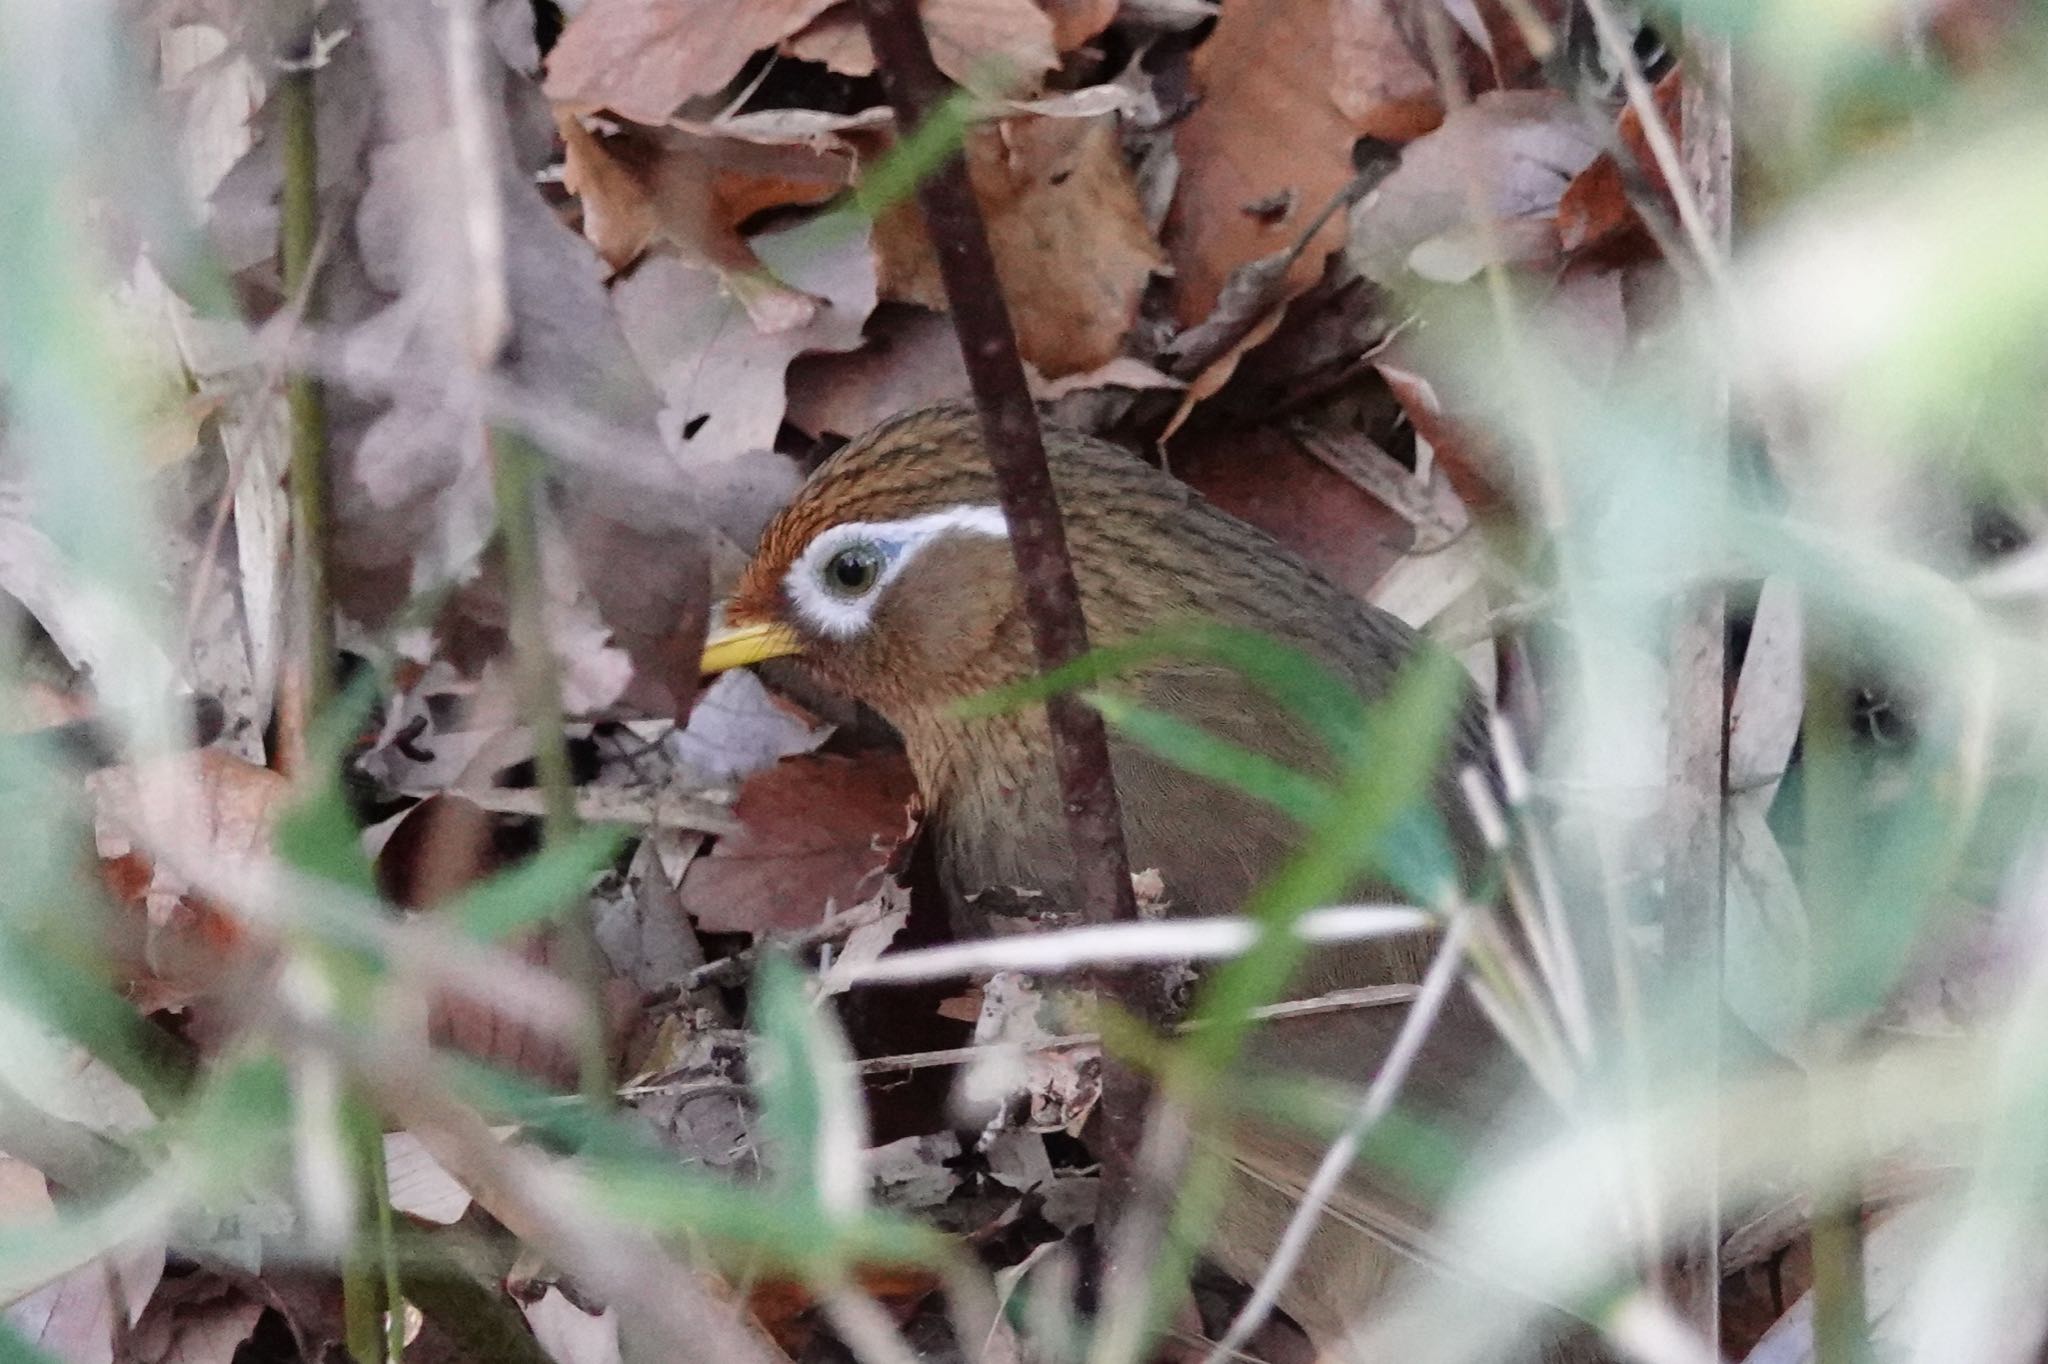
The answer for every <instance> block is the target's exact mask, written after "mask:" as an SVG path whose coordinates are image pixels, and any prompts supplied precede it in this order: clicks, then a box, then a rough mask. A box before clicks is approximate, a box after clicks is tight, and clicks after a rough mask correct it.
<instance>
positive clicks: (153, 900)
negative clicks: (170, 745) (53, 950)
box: [89, 748, 291, 1011]
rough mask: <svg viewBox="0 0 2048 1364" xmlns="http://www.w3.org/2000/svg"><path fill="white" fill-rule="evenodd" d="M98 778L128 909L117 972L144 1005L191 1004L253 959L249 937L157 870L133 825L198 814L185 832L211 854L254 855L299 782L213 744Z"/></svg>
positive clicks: (103, 836)
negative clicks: (152, 817)
mask: <svg viewBox="0 0 2048 1364" xmlns="http://www.w3.org/2000/svg"><path fill="white" fill-rule="evenodd" d="M89 785H90V788H91V790H92V793H93V798H94V801H95V804H96V823H97V830H98V841H99V851H100V857H101V860H100V870H101V878H102V882H103V884H104V885H105V886H106V887H107V890H108V892H109V894H110V895H111V896H112V898H113V899H114V902H115V903H116V904H117V905H118V906H119V907H120V908H121V909H122V910H124V911H125V915H124V917H123V918H122V920H121V921H120V922H118V923H117V924H116V925H115V930H116V941H115V942H114V943H113V944H112V945H111V946H112V948H113V953H114V967H115V970H116V971H117V972H119V973H120V976H121V979H122V983H123V985H124V986H125V988H126V989H127V991H128V993H129V995H130V997H131V998H133V999H134V1000H135V1001H136V1003H137V1005H138V1006H139V1007H141V1008H142V1009H144V1010H145V1011H147V1010H152V1009H161V1008H172V1007H177V1006H180V1005H183V1004H186V1003H189V1002H191V1001H192V1000H193V999H195V998H198V997H199V996H201V995H203V994H205V993H206V992H207V991H209V990H211V989H213V988H214V987H215V986H217V985H219V984H220V983H221V982H222V981H223V980H224V979H226V978H227V976H228V974H229V973H230V972H231V971H233V970H235V969H236V968H238V967H240V966H243V965H245V964H247V960H248V957H249V946H248V942H247V940H246V938H245V937H244V935H243V933H242V930H241V928H240V926H239V925H238V924H237V923H236V921H235V920H234V919H233V918H232V917H230V916H229V915H227V914H225V913H223V912H222V911H221V910H220V909H219V908H217V907H216V906H214V905H212V904H210V903H208V902H207V900H206V899H205V898H204V897H203V896H200V895H198V894H196V893H194V892H192V891H191V889H190V888H189V887H188V886H187V885H186V884H185V883H184V882H183V881H182V880H180V879H179V878H177V877H176V876H174V875H172V874H171V873H169V872H168V871H165V870H162V869H160V868H158V867H157V866H156V865H155V864H154V862H153V861H152V860H151V859H150V857H149V856H148V854H147V853H146V852H145V851H144V850H143V849H142V848H141V847H140V845H139V844H138V843H137V842H136V841H135V839H134V837H133V835H132V831H133V830H135V829H137V828H140V827H142V826H143V824H144V821H145V818H146V816H147V815H148V814H150V813H153V812H163V811H175V812H177V814H178V816H179V817H181V818H185V819H189V820H190V821H191V826H190V828H189V830H187V831H186V832H188V833H189V834H190V835H191V836H192V837H193V838H194V839H197V840H200V841H201V843H202V845H203V848H204V855H205V856H206V857H207V858H209V859H212V860H220V861H235V860H238V859H245V858H248V857H251V856H254V855H256V854H258V853H261V852H262V851H263V850H264V849H265V848H267V847H268V845H269V842H270V832H271V829H272V827H273V826H274V824H275V822H276V819H277V814H278V811H279V809H280V808H281V807H282V805H283V803H284V801H285V799H286V798H287V796H288V795H289V793H290V790H291V783H290V782H288V781H287V780H286V779H285V778H284V777H282V776H280V775H279V774H278V773H276V772H273V771H271V770H270V769H268V768H265V767H258V766H256V765H255V764H253V763H249V762H245V761H243V760H242V759H240V758H237V757H235V756H234V755H233V754H230V753H226V752H224V751H222V750H220V749H211V748H209V749H201V750H199V751H198V752H196V753H189V754H180V755H178V756H176V757H172V758H165V759H162V760H160V761H158V762H155V763H152V764H151V765H150V766H148V767H145V768H140V769H137V768H130V767H117V768H109V769H107V770H106V771H104V772H100V773H97V774H95V775H94V776H93V777H92V779H91V781H90V783H89ZM196 851H197V850H195V852H196Z"/></svg>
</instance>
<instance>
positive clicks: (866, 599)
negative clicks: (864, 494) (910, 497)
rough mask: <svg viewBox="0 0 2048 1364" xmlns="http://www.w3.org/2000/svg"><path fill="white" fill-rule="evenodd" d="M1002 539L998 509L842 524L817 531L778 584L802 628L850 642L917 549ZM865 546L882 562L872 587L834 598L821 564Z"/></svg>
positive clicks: (967, 508)
mask: <svg viewBox="0 0 2048 1364" xmlns="http://www.w3.org/2000/svg"><path fill="white" fill-rule="evenodd" d="M953 534H960V535H981V536H987V537H989V538H991V539H998V540H1002V539H1007V538H1009V534H1010V523H1009V522H1008V521H1006V520H1005V519H1004V518H1003V510H1002V508H1000V507H995V506H988V505H961V506H956V507H945V508H942V509H941V510H939V511H935V512H926V513H924V514H923V515H922V516H908V517H905V518H903V519H902V520H900V521H847V522H844V523H842V524H840V525H837V526H832V527H830V528H828V529H826V530H822V531H820V532H818V534H817V536H816V537H815V538H813V539H812V541H811V542H810V543H809V544H808V545H805V546H804V551H803V553H801V554H799V555H797V557H796V562H795V563H793V564H791V565H790V566H789V573H788V575H787V576H786V577H784V579H783V585H784V586H785V587H786V588H787V589H788V591H789V600H790V603H791V605H792V606H793V607H794V608H795V609H796V613H797V614H798V615H799V616H801V617H802V618H803V624H805V625H808V626H810V627H811V628H812V629H813V630H816V631H817V632H818V633H819V634H821V635H825V636H828V637H829V638H832V639H851V638H853V637H854V636H855V635H857V634H859V633H860V632H861V631H863V630H865V629H867V627H868V621H869V618H870V617H871V616H872V615H873V613H874V608H875V603H876V602H877V601H879V600H881V596H882V591H883V589H884V588H886V587H888V585H889V584H890V583H891V582H892V581H894V580H895V578H896V576H897V575H898V574H900V573H901V572H903V570H904V568H905V567H906V566H907V565H908V564H909V563H910V561H911V560H912V559H914V558H916V557H917V553H918V551H919V550H921V549H923V548H924V547H925V546H926V545H928V544H930V543H931V542H932V541H934V540H936V539H939V538H940V537H942V536H946V535H953ZM855 545H869V546H872V547H873V548H874V550H875V551H876V554H877V556H878V557H879V558H880V560H881V566H880V569H879V571H878V573H877V575H876V578H875V582H874V585H873V586H871V587H869V588H868V589H867V590H866V591H864V592H862V593H861V594H860V595H859V596H857V597H845V596H835V595H833V593H832V592H831V591H830V590H829V589H828V588H827V587H826V586H825V583H824V574H825V570H826V565H828V564H830V563H831V562H832V560H833V558H834V557H836V556H837V555H839V554H840V553H841V552H842V551H844V550H846V549H848V548H850V547H852V546H855Z"/></svg>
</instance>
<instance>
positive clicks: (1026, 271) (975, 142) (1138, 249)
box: [875, 117, 1163, 379]
mask: <svg viewBox="0 0 2048 1364" xmlns="http://www.w3.org/2000/svg"><path fill="white" fill-rule="evenodd" d="M967 141H968V158H967V163H968V172H969V175H970V177H971V179H972V182H973V185H974V192H975V198H976V200H977V201H978V202H979V203H980V205H981V210H982V213H983V215H984V216H985V218H986V219H987V222H988V231H989V245H990V247H991V248H992V249H993V251H994V252H995V258H996V274H997V277H998V278H999V279H1000V280H1001V282H1002V286H1003V294H1004V297H1005V298H1006V299H1007V300H1008V302H1009V305H1010V313H1011V317H1012V319H1013V320H1014V322H1015V324H1016V328H1017V343H1018V346H1019V348H1020V349H1021V350H1022V351H1023V354H1024V358H1025V359H1026V360H1028V361H1030V363H1031V364H1032V365H1033V366H1034V367H1035V368H1036V369H1037V370H1038V372H1039V373H1040V374H1042V375H1044V376H1045V377H1047V378H1051V379H1056V378H1059V377H1061V376H1063V375H1068V374H1073V373H1076V372H1079V371H1083V370H1091V369H1094V368H1096V367H1097V366H1100V365H1103V364H1106V363H1107V362H1108V361H1110V360H1111V359H1113V358H1114V357H1115V356H1116V355H1117V354H1118V353H1119V352H1120V350H1121V349H1122V346H1123V339H1124V337H1125V335H1126V334H1127V333H1128V332H1129V331H1130V329H1131V324H1132V323H1133V322H1134V321H1136V319H1137V311H1138V299H1139V296H1140V295H1141V294H1142V293H1143V291H1144V287H1145V282H1146V281H1147V280H1148V279H1150V278H1151V275H1152V272H1153V271H1154V270H1156V269H1158V268H1159V266H1160V265H1161V264H1162V259H1163V258H1162V256H1161V254H1160V251H1159V247H1158V245H1157V244H1156V243H1155V242H1154V241H1153V240H1152V233H1151V231H1150V229H1149V228H1147V227H1146V225H1145V216H1144V212H1143V210H1142V209H1141V208H1140V206H1139V204H1138V196H1137V189H1136V187H1135V185H1134V184H1133V183H1132V181H1131V176H1130V172H1129V170H1128V169H1127V168H1126V167H1125V165H1124V160H1123V155H1122V152H1121V151H1120V150H1119V149H1118V143H1117V137H1116V127H1115V124H1114V122H1113V121H1112V120H1110V119H1109V118H1107V117H1101V118H1037V117H1028V118H1010V119H1003V120H1001V121H1000V122H998V123H997V124H995V125H994V126H993V127H983V128H977V129H975V130H973V131H972V132H970V133H969V135H968V140H967ZM875 252H876V257H877V260H878V263H879V270H880V274H881V285H880V288H881V292H882V296H883V297H885V298H891V299H894V300H896V301H898V302H905V303H917V304H921V305H923V306H925V307H928V308H934V309H940V308H944V307H945V304H946V299H945V290H944V288H943V287H942V286H941V284H940V281H939V275H938V265H937V260H936V258H935V257H934V256H933V255H932V247H931V242H930V239H929V238H927V237H926V236H925V232H924V226H923V222H922V220H921V219H920V218H919V217H918V215H917V211H916V208H915V206H914V205H910V204H903V205H899V206H897V207H896V208H895V209H894V210H892V211H891V212H889V213H887V214H885V215H883V216H882V217H881V218H880V219H879V220H878V221H877V223H876V225H875Z"/></svg>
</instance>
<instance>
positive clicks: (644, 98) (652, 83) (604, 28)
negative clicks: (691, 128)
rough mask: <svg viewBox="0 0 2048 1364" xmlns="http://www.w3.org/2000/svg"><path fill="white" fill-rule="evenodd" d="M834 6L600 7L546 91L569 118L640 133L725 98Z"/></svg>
mask: <svg viewBox="0 0 2048 1364" xmlns="http://www.w3.org/2000/svg"><path fill="white" fill-rule="evenodd" d="M831 3H832V0H590V3H588V4H586V5H585V6H583V8H582V9H581V10H580V11H578V12H577V14H576V15H575V17H573V18H572V19H570V20H569V22H568V24H567V25H566V26H565V27H564V28H563V29H562V36H561V38H560V39H559V40H558V41H557V42H556V43H555V46H554V50H553V51H551V52H549V53H548V60H547V81H546V84H545V86H544V87H543V88H544V89H545V90H546V92H547V96H548V98H549V99H550V100H551V101H553V102H554V103H555V104H556V105H557V106H558V107H561V108H566V109H569V110H574V111H578V112H588V111H591V110H596V109H610V110H612V111H613V112H614V113H617V114H620V115H622V116H624V117H626V118H630V119H632V120H634V121H635V122H637V123H660V122H661V121H662V120H663V119H665V118H667V117H668V116H669V115H670V114H672V113H674V112H675V111H676V109H677V108H678V107H679V106H681V105H682V103H683V102H684V101H685V100H688V99H690V98H691V97H693V96H696V95H706V94H710V93H711V92H713V91H715V90H719V89H722V88H723V87H724V86H725V85H726V83H727V82H729V81H730V80H732V78H733V77H734V76H737V75H738V74H739V72H740V68H741V67H742V66H744V65H746V61H747V58H748V57H750V56H752V55H753V54H754V53H755V52H757V51H759V50H760V49H762V48H764V47H773V46H774V45H775V44H776V43H779V42H781V41H782V40H783V39H784V38H787V37H788V36H789V35H790V34H792V33H795V32H796V31H797V30H798V29H800V28H802V27H803V26H804V25H805V24H807V23H809V22H810V21H811V20H812V19H814V18H816V17H817V16H818V15H820V14H822V13H823V12H824V11H825V9H826V7H827V6H829V5H830V4H831Z"/></svg>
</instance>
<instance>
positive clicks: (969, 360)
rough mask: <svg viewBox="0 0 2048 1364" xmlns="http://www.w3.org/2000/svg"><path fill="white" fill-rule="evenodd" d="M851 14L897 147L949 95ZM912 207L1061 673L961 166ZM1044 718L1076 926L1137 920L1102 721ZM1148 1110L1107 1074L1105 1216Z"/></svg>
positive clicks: (1034, 443) (1063, 569) (896, 16)
mask: <svg viewBox="0 0 2048 1364" xmlns="http://www.w3.org/2000/svg"><path fill="white" fill-rule="evenodd" d="M859 9H860V15H861V21H862V22H863V23H864V24H865V25H866V26H867V32H868V39H869V41H870V43H872V44H873V46H874V49H875V55H876V59H877V64H878V67H879V70H880V74H881V77H882V88H883V90H884V91H885V92H886V93H887V94H888V96H889V103H890V105H891V106H892V107H893V108H894V109H895V110H896V118H897V124H898V126H899V128H900V129H901V130H902V132H903V134H904V136H906V137H909V136H913V135H914V134H915V132H916V130H917V129H918V128H920V127H921V126H922V124H923V122H924V119H925V118H926V116H927V115H928V114H929V113H930V112H931V111H932V110H934V109H936V108H938V107H939V106H940V104H941V103H942V101H943V100H944V99H945V98H946V96H947V95H948V94H950V93H951V90H952V85H951V83H950V82H949V81H948V80H947V79H946V77H945V76H944V75H942V74H941V73H940V71H939V69H938V66H937V64H936V63H934V62H933V60H932V53H931V44H930V42H929V41H928V40H927V38H926V36H925V32H924V26H923V23H922V22H921V21H920V20H919V18H918V13H917V5H916V0H859ZM917 198H918V204H919V206H920V207H921V208H922V209H923V211H924V219H925V225H926V227H927V229H928V230H929V231H930V234H931V239H932V243H933V246H934V248H935V249H936V251H937V254H938V259H939V272H940V274H941V276H942V277H943V279H944V281H945V286H946V299H947V302H948V303H949V304H950V305H951V307H952V310H953V324H954V327H955V328H956V329H957V331H958V333H959V338H960V351H961V355H962V357H963V358H964V360H965V361H966V366H967V377H968V382H969V384H970V385H971V387H972V388H973V390H974V401H975V406H976V407H977V408H978V409H979V410H980V413H981V424H982V435H983V439H984V442H985V443H986V445H987V447H988V458H989V464H990V467H991V468H992V469H993V470H994V472H995V479H996V493H997V496H998V498H999V499H1000V501H1001V503H1002V508H1003V515H1004V516H1005V517H1006V518H1008V520H1009V523H1010V550H1011V553H1012V554H1013V555H1014V556H1015V558H1016V562H1017V576H1018V579H1019V581H1020V583H1021V584H1022V588H1023V596H1024V610H1025V614H1026V616H1027V617H1028V618H1029V619H1030V622H1031V639H1032V644H1033V645H1034V647H1035V648H1036V651H1037V656H1038V664H1039V667H1041V668H1043V669H1052V668H1056V667H1058V666H1060V665H1061V664H1063V663H1067V662H1070V661H1071V660H1073V659H1076V658H1078V657H1080V656H1081V655H1082V654H1084V653H1086V652H1087V651H1088V627H1087V624H1086V622H1085V620H1084V618H1083V617H1082V614H1081V593H1080V589H1079V587H1078V586H1076V584H1075V582H1074V567H1073V563H1072V561H1071V560H1070V559H1069V557H1068V554H1067V540H1066V530H1065V528H1064V526H1063V524H1062V522H1061V520H1060V512H1059V504H1058V503H1057V502H1056V501H1055V500H1054V497H1053V486H1052V476H1051V474H1050V473H1049V472H1048V471H1047V469H1046V463H1045V446H1044V441H1043V437H1042V435H1041V433H1040V431H1039V426H1038V412H1037V409H1036V408H1035V407H1034V406H1033V405H1032V401H1031V391H1030V389H1029V388H1028V387H1027V385H1026V384H1025V380H1024V367H1023V362H1022V361H1021V359H1020V358H1019V356H1018V353H1017V337H1016V333H1015V332H1014V331H1013V330H1012V328H1011V325H1010V313H1009V308H1008V307H1007V305H1006V304H1005V303H1004V301H1003V292H1002V286H1001V284H1000V283H999V281H998V279H997V276H996V267H995V256H994V255H993V253H992V252H991V251H990V249H989V244H988V233H987V231H986V229H985V228H984V227H983V224H982V220H981V208H980V206H979V205H978V204H977V203H976V202H975V198H974V194H973V191H972V189H971V188H970V187H969V185H968V181H967V167H966V162H965V160H964V158H963V157H962V156H961V154H960V153H958V152H955V153H954V154H953V155H952V156H949V157H948V158H947V159H946V160H945V161H944V162H942V163H941V164H940V165H939V166H938V167H937V168H936V169H935V170H934V171H932V173H931V174H929V175H927V176H926V177H925V178H924V179H923V180H922V181H920V182H919V184H918V188H917ZM1046 717H1047V719H1048V720H1049V721H1050V724H1051V729H1052V746H1053V759H1054V763H1055V765H1056V767H1057V768H1058V771H1059V783H1060V800H1061V804H1062V806H1063V807H1064V808H1065V810H1066V814H1067V833H1068V836H1069V838H1070V839H1071V841H1072V844H1073V851H1074V869H1075V873H1076V876H1075V879H1076V882H1077V884H1078V885H1079V887H1080V891H1081V906H1080V907H1081V911H1082V914H1083V917H1084V918H1085V919H1087V921H1088V922H1090V923H1108V922H1111V921H1114V920H1129V919H1135V918H1137V914H1138V911H1137V905H1136V903H1135V902H1134V900H1133V899H1132V895H1131V875H1130V863H1129V860H1128V857H1127V855H1126V854H1125V851H1124V839H1123V816H1122V813H1121V811H1120V809H1119V808H1118V804H1117V795H1116V783H1115V781H1114V778H1113V775H1112V773H1111V771H1110V766H1109V739H1108V735H1107V733H1106V731H1105V730H1104V728H1103V723H1102V717H1101V716H1100V715H1098V714H1096V712H1095V711H1094V710H1093V709H1091V708H1090V707H1088V706H1086V705H1084V704H1082V703H1081V702H1080V701H1079V700H1077V699H1075V698H1074V697H1071V696H1068V695H1064V694H1062V695H1059V696H1055V697H1053V698H1052V699H1051V700H1049V701H1047V702H1046ZM1155 979H1156V978H1155V975H1154V973H1150V972H1144V971H1133V972H1126V973H1122V974H1120V975H1118V976H1115V977H1113V978H1110V979H1107V980H1104V981H1101V982H1100V985H1101V986H1102V988H1103V989H1104V991H1105V993H1108V994H1110V995H1112V996H1113V997H1115V998H1117V999H1118V1000H1119V1001H1120V1002H1121V1003H1123V1004H1124V1005H1126V1006H1127V1007H1129V1008H1131V1009H1132V1010H1133V1011H1134V1012H1136V1013H1138V1014H1140V1015H1141V1016H1144V1017H1148V1018H1153V1019H1158V1018H1160V1017H1162V1016H1163V1013H1164V1008H1163V1001H1161V1000H1160V999H1158V998H1157V997H1156V993H1157V986H1156V983H1155ZM1144 1101H1145V1086H1144V1084H1143V1082H1142V1079H1141V1078H1140V1077H1139V1076H1137V1075H1136V1074H1135V1073H1134V1072H1131V1071H1129V1070H1128V1069H1127V1068H1124V1067H1117V1066H1113V1067H1111V1069H1110V1073H1109V1074H1108V1075H1107V1076H1105V1079H1104V1085H1103V1115H1104V1127H1105V1129H1106V1138H1107V1140H1106V1142H1105V1145H1106V1147H1107V1149H1106V1150H1105V1151H1104V1152H1103V1153H1102V1155H1103V1162H1104V1174H1105V1189H1104V1206H1105V1208H1115V1207H1118V1206H1121V1204H1122V1202H1123V1195H1124V1194H1125V1192H1126V1191H1127V1185H1128V1180H1129V1176H1130V1173H1131V1164H1132V1159H1133V1156H1134V1153H1135V1150H1136V1146H1137V1140H1138V1134H1139V1129H1140V1126H1141V1121H1140V1120H1141V1117H1142V1113H1143V1105H1144Z"/></svg>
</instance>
